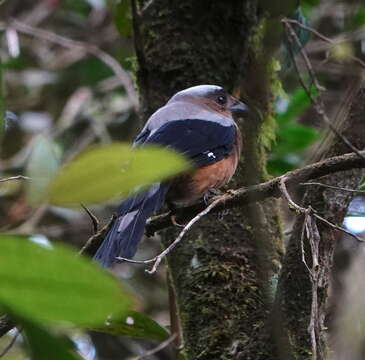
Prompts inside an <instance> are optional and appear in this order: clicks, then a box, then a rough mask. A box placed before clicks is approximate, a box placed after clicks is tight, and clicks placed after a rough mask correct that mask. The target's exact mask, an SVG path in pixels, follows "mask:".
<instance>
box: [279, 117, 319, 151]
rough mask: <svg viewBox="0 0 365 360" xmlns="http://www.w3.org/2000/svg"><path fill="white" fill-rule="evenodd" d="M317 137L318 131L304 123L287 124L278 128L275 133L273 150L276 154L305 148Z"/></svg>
mask: <svg viewBox="0 0 365 360" xmlns="http://www.w3.org/2000/svg"><path fill="white" fill-rule="evenodd" d="M317 138H318V132H317V131H316V130H315V129H313V128H311V127H309V126H305V125H300V124H288V125H286V126H283V127H281V128H280V129H279V131H278V133H277V139H278V140H277V144H276V145H275V146H274V148H273V152H274V153H275V154H276V155H278V154H288V153H293V152H298V151H301V150H303V149H305V148H306V147H307V146H309V145H310V144H312V143H313V142H314V141H315V140H316V139H317Z"/></svg>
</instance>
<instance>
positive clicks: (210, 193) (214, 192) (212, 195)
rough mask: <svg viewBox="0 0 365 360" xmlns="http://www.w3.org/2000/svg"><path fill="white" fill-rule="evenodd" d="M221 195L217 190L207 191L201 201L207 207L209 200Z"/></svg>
mask: <svg viewBox="0 0 365 360" xmlns="http://www.w3.org/2000/svg"><path fill="white" fill-rule="evenodd" d="M220 195H222V192H221V191H220V190H218V189H213V188H212V189H209V190H208V191H207V192H206V193H205V194H204V196H203V201H204V202H205V204H206V205H208V203H209V200H211V199H214V198H215V197H217V196H220Z"/></svg>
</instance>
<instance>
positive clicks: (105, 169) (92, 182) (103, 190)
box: [49, 144, 189, 206]
mask: <svg viewBox="0 0 365 360" xmlns="http://www.w3.org/2000/svg"><path fill="white" fill-rule="evenodd" d="M188 167H189V164H188V162H187V160H185V158H183V157H182V156H181V155H178V154H177V153H175V152H172V151H170V150H166V149H161V148H157V147H155V146H143V147H140V148H136V149H132V148H131V147H130V146H129V145H122V144H112V145H108V146H98V147H94V148H92V149H90V150H89V151H87V152H85V153H84V154H82V155H81V156H80V157H79V158H77V159H76V160H75V161H73V162H72V163H70V164H69V165H68V166H67V167H65V168H64V169H62V170H61V171H60V173H59V174H58V175H57V176H56V178H55V179H54V180H53V181H52V182H51V184H50V188H49V202H50V203H51V204H53V205H61V206H75V205H79V204H80V203H83V204H95V203H100V202H102V201H106V200H109V199H111V198H113V197H116V196H117V195H118V196H126V195H128V194H129V193H130V192H131V191H132V190H134V189H135V188H136V187H143V186H147V185H150V184H151V183H154V182H156V181H159V180H162V179H165V178H167V177H170V176H172V175H175V174H177V173H178V172H181V171H183V170H186V169H188Z"/></svg>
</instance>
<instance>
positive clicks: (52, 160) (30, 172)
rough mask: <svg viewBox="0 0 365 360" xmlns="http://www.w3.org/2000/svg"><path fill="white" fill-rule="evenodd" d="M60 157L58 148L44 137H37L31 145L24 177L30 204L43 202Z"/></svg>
mask: <svg viewBox="0 0 365 360" xmlns="http://www.w3.org/2000/svg"><path fill="white" fill-rule="evenodd" d="M60 157H61V150H60V148H59V146H58V145H57V144H56V143H55V142H53V140H52V139H50V138H49V137H47V136H45V135H39V136H37V137H36V138H35V139H34V141H33V144H32V152H31V155H30V158H29V160H28V164H27V169H26V175H27V176H29V177H30V180H29V181H28V182H27V198H28V200H29V201H30V202H31V203H38V202H41V201H43V200H44V195H45V190H46V188H47V186H48V183H49V181H50V180H51V179H52V177H53V176H54V175H55V173H56V172H57V169H58V167H59V163H60Z"/></svg>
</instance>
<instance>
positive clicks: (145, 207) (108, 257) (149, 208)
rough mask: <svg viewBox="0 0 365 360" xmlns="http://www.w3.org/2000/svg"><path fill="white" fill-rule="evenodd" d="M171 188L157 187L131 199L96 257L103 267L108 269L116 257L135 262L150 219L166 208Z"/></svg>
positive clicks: (164, 185) (125, 203) (160, 185)
mask: <svg viewBox="0 0 365 360" xmlns="http://www.w3.org/2000/svg"><path fill="white" fill-rule="evenodd" d="M167 190H168V185H166V184H156V185H154V186H152V187H151V188H149V189H148V190H146V191H144V192H142V193H140V194H137V195H134V196H131V197H130V198H128V199H127V200H125V201H124V202H123V203H122V204H121V205H120V206H119V209H118V218H117V219H116V221H115V222H114V224H113V226H112V228H111V229H110V230H109V232H108V234H107V235H106V237H105V239H104V241H103V243H102V244H101V246H100V247H99V249H98V251H97V252H96V254H95V257H94V258H95V259H96V260H97V261H99V262H100V264H101V265H103V266H105V267H108V266H110V265H112V264H113V263H114V262H117V260H116V257H118V256H120V257H124V258H132V257H133V256H134V254H135V253H136V251H137V245H138V243H139V241H140V240H141V238H142V236H143V233H144V228H145V225H146V221H147V219H148V217H149V216H150V215H151V214H152V213H153V212H155V211H157V210H159V209H160V208H161V207H162V204H163V202H164V199H165V196H166V193H167Z"/></svg>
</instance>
